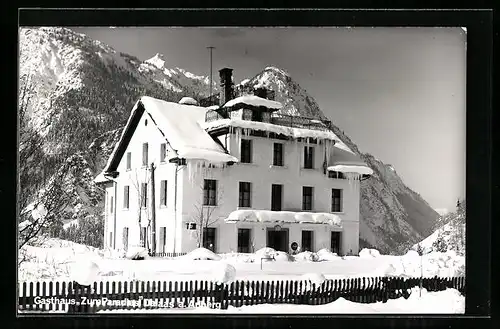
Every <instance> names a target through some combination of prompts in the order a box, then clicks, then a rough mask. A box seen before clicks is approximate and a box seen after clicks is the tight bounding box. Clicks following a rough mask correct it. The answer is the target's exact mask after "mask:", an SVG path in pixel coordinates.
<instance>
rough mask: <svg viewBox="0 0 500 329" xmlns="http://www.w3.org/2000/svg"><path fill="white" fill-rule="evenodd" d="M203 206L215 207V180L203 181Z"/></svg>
mask: <svg viewBox="0 0 500 329" xmlns="http://www.w3.org/2000/svg"><path fill="white" fill-rule="evenodd" d="M203 206H212V207H216V206H217V180H215V179H205V180H204V181H203Z"/></svg>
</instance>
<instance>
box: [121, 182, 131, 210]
mask: <svg viewBox="0 0 500 329" xmlns="http://www.w3.org/2000/svg"><path fill="white" fill-rule="evenodd" d="M129 199H130V187H129V186H124V187H123V208H125V209H128V207H129Z"/></svg>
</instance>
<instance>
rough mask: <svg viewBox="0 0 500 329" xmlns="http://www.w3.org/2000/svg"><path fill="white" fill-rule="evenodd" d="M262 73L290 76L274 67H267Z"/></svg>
mask: <svg viewBox="0 0 500 329" xmlns="http://www.w3.org/2000/svg"><path fill="white" fill-rule="evenodd" d="M264 71H272V72H275V73H279V74H282V75H286V76H290V75H289V74H288V73H287V72H286V71H285V70H282V69H280V68H279V67H276V66H268V67H266V68H265V69H264Z"/></svg>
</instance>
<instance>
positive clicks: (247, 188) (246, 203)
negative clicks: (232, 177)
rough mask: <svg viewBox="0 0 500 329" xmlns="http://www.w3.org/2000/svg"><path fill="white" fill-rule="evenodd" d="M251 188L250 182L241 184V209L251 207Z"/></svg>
mask: <svg viewBox="0 0 500 329" xmlns="http://www.w3.org/2000/svg"><path fill="white" fill-rule="evenodd" d="M251 186H252V184H251V183H249V182H240V197H239V203H238V206H239V207H248V208H250V207H251V198H250V195H251V189H252V188H251Z"/></svg>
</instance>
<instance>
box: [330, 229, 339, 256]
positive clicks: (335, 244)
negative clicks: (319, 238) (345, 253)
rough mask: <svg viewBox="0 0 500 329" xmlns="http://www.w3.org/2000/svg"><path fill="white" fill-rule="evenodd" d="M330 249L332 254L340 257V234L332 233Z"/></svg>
mask: <svg viewBox="0 0 500 329" xmlns="http://www.w3.org/2000/svg"><path fill="white" fill-rule="evenodd" d="M331 249H332V252H335V253H337V255H340V232H332V242H331Z"/></svg>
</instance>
